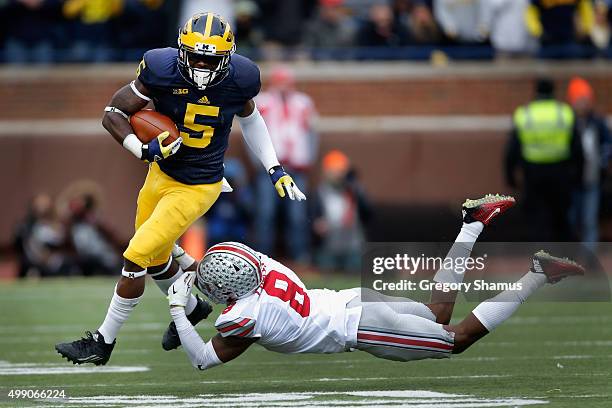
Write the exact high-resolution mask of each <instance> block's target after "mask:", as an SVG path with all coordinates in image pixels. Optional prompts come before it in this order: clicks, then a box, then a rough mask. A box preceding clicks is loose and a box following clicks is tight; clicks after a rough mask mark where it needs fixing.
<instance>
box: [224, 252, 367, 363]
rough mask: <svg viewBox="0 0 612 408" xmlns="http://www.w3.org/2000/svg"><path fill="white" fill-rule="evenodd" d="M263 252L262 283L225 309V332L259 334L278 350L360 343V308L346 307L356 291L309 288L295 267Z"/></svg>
mask: <svg viewBox="0 0 612 408" xmlns="http://www.w3.org/2000/svg"><path fill="white" fill-rule="evenodd" d="M260 256H261V263H262V274H263V281H262V285H261V287H260V288H259V289H258V290H257V292H255V293H253V294H252V295H250V296H248V297H246V298H243V299H240V300H238V301H237V302H236V303H234V304H231V305H230V306H228V307H227V308H226V309H225V310H224V311H223V313H221V315H220V316H219V318H218V319H217V321H216V322H215V327H216V329H217V330H218V331H219V333H220V334H221V335H222V336H224V337H225V336H239V337H249V338H256V339H258V341H257V343H258V344H260V345H262V346H263V347H265V348H266V349H268V350H271V351H276V352H279V353H338V352H342V351H347V350H348V349H349V348H351V347H353V346H354V345H355V344H356V342H357V327H358V325H359V319H360V317H361V307H358V308H351V309H347V307H346V305H347V304H348V303H349V302H350V301H351V300H352V299H353V298H355V297H356V296H357V292H356V291H354V290H351V289H348V290H341V291H334V290H329V289H312V290H309V289H306V286H304V284H303V283H302V281H301V280H300V278H299V277H298V276H297V275H296V274H295V273H294V272H293V271H292V270H291V269H289V268H287V267H286V266H284V265H283V264H281V263H280V262H277V261H275V260H273V259H272V258H269V257H267V256H265V255H263V254H260Z"/></svg>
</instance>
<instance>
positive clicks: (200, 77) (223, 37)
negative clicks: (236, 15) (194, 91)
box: [178, 13, 236, 90]
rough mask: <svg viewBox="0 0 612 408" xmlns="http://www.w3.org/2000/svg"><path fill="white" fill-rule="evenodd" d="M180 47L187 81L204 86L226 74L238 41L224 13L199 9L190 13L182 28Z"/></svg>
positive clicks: (204, 87)
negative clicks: (222, 14)
mask: <svg viewBox="0 0 612 408" xmlns="http://www.w3.org/2000/svg"><path fill="white" fill-rule="evenodd" d="M178 47H179V56H178V64H179V70H180V71H181V73H182V74H183V76H184V77H185V79H186V80H187V81H189V82H191V83H192V84H193V85H195V86H196V87H197V88H198V89H200V90H204V89H206V88H207V87H209V86H213V85H216V84H218V83H219V82H221V81H222V80H223V79H224V78H225V77H226V76H227V74H228V72H229V64H230V58H231V56H232V54H233V53H234V51H235V50H236V43H235V40H234V33H233V32H232V29H231V28H230V25H229V24H228V23H227V21H225V19H223V17H221V16H219V15H217V14H214V13H200V14H196V15H194V16H193V17H191V18H190V19H189V20H188V21H187V22H186V23H185V25H184V26H183V28H181V30H180V31H179V36H178Z"/></svg>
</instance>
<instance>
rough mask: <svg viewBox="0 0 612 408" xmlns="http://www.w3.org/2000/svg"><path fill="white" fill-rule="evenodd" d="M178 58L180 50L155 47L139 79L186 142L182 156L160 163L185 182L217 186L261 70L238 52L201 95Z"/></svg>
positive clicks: (166, 170)
mask: <svg viewBox="0 0 612 408" xmlns="http://www.w3.org/2000/svg"><path fill="white" fill-rule="evenodd" d="M177 58H178V50H177V49H176V48H159V49H153V50H150V51H147V52H146V53H145V55H144V58H143V60H142V62H141V63H140V67H139V68H138V80H139V81H140V82H142V84H143V85H144V86H145V87H146V88H147V89H148V90H149V92H150V94H151V98H152V100H153V103H154V104H155V109H156V110H157V111H158V112H160V113H162V114H164V115H166V116H169V117H170V118H171V119H172V120H173V121H174V123H176V126H177V127H178V129H179V131H180V132H181V137H182V138H183V144H182V146H181V147H180V149H179V150H178V152H177V153H176V154H175V155H173V156H170V157H168V158H167V159H164V160H161V161H159V162H158V164H159V167H160V168H161V169H162V171H163V172H164V173H166V174H167V175H169V176H170V177H172V178H174V179H175V180H177V181H180V182H181V183H185V184H209V183H216V182H218V181H220V180H221V179H222V178H223V157H224V155H225V150H226V149H227V146H228V140H229V134H230V131H231V129H232V120H233V118H234V115H235V114H237V113H239V112H242V110H243V109H244V105H245V104H246V103H247V101H249V100H250V99H252V98H253V97H254V96H255V95H257V94H258V93H259V89H260V88H261V81H260V78H259V69H258V68H257V65H255V64H254V63H253V61H251V60H249V59H248V58H245V57H243V56H241V55H238V54H234V55H232V58H231V61H230V69H229V73H228V75H227V76H226V77H225V79H223V81H221V82H220V83H219V84H217V85H215V86H211V87H209V88H207V89H206V90H204V91H200V90H198V89H197V88H196V87H195V86H193V85H191V83H190V82H188V81H187V80H185V78H184V77H183V75H182V74H181V73H180V72H179V68H178V60H177Z"/></svg>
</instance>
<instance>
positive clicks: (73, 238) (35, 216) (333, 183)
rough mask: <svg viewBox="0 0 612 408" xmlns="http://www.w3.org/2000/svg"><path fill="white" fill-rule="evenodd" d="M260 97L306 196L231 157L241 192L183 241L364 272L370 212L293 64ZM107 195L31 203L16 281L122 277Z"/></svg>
mask: <svg viewBox="0 0 612 408" xmlns="http://www.w3.org/2000/svg"><path fill="white" fill-rule="evenodd" d="M256 101H257V105H258V107H259V110H260V112H261V114H262V115H263V117H264V119H265V121H266V124H267V126H268V129H269V131H270V136H271V138H272V141H273V143H274V146H275V149H276V152H277V156H278V158H279V161H280V163H281V164H282V165H283V167H284V168H285V169H286V170H287V171H288V172H290V174H292V177H293V179H294V180H295V181H296V183H297V184H298V185H299V186H300V188H301V189H302V190H303V191H304V192H305V193H306V195H307V196H308V200H307V201H305V202H297V201H291V200H282V199H280V198H279V197H278V194H277V192H276V190H275V188H274V186H273V185H272V183H270V178H269V176H268V174H267V173H266V172H264V171H262V169H261V165H260V164H259V161H258V159H256V158H255V157H247V158H245V159H246V160H241V159H239V158H238V157H233V158H226V161H225V178H226V179H227V180H228V182H229V183H230V185H231V186H232V187H233V189H234V191H233V192H231V193H223V194H221V196H220V197H219V199H218V200H217V201H216V202H215V204H214V205H213V206H212V208H211V209H210V210H209V211H208V212H207V213H206V215H205V216H204V217H203V218H202V219H201V220H199V221H198V222H196V223H195V224H194V225H193V226H192V227H191V228H190V229H189V230H188V231H187V232H186V233H185V234H184V235H183V237H182V238H181V242H180V243H181V245H182V246H183V248H185V250H186V251H188V252H189V253H190V254H191V255H192V256H194V257H195V258H198V259H199V258H201V257H202V256H203V255H204V252H205V250H206V248H207V247H209V246H211V245H213V244H215V243H219V242H223V241H239V242H244V243H247V244H249V245H251V246H253V247H254V248H255V249H257V250H258V251H261V252H263V253H266V254H270V255H272V256H281V257H283V258H284V259H288V260H291V261H293V262H297V263H300V264H302V265H313V266H315V267H317V268H320V269H324V270H334V271H358V270H359V266H360V259H361V252H362V248H363V245H364V243H365V241H366V232H365V230H366V228H365V227H366V223H367V222H368V220H369V219H370V214H371V211H370V205H369V203H368V199H367V196H366V193H365V191H364V189H363V187H362V186H361V183H360V182H359V179H358V174H357V171H356V169H355V167H354V166H353V164H352V163H351V160H350V158H349V157H348V156H347V155H346V154H345V153H344V152H342V151H339V150H335V149H332V150H330V151H326V152H320V151H319V146H318V136H317V130H316V127H317V126H316V125H317V111H316V108H315V106H314V103H313V101H312V100H311V98H310V97H309V96H308V95H306V94H304V93H302V92H300V91H299V90H297V89H296V83H295V77H294V74H293V72H292V71H291V70H290V69H289V68H288V67H286V66H283V65H277V66H275V67H273V68H272V70H271V74H270V80H269V81H268V84H267V88H266V89H265V90H264V91H263V92H261V93H260V94H259V95H258V96H257V97H256ZM321 153H322V154H321ZM249 169H252V171H249ZM103 198H104V195H103V192H102V191H101V189H100V188H99V187H98V186H97V185H96V184H94V183H92V182H77V183H75V184H73V185H70V186H68V187H67V188H66V190H65V191H63V192H62V193H61V194H60V195H59V196H58V197H57V198H56V199H55V200H52V199H51V197H50V196H48V195H46V194H40V195H38V196H36V197H34V198H33V200H32V202H31V204H30V207H29V210H28V213H27V215H26V217H25V219H24V220H23V221H22V222H21V223H20V224H19V225H18V227H17V229H16V232H15V240H14V246H15V249H16V251H17V253H18V254H19V258H20V265H21V266H20V274H19V275H20V276H22V277H23V276H27V275H30V274H38V275H42V276H53V275H65V274H85V275H90V274H116V273H119V271H120V270H121V267H120V262H121V252H122V250H123V246H124V245H125V243H122V242H119V240H117V239H116V238H115V236H114V235H113V234H112V233H111V231H110V229H109V228H108V227H107V226H106V225H104V223H102V222H101V221H100V220H101V219H103V217H102V216H101V215H100V213H99V201H100V200H101V199H103Z"/></svg>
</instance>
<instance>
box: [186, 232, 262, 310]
mask: <svg viewBox="0 0 612 408" xmlns="http://www.w3.org/2000/svg"><path fill="white" fill-rule="evenodd" d="M261 281H262V272H261V260H260V257H259V254H258V253H257V252H256V251H254V250H253V249H251V248H249V247H248V246H246V245H244V244H241V243H238V242H222V243H220V244H217V245H214V246H212V247H211V248H210V249H209V250H208V251H206V254H205V255H204V259H202V261H201V262H200V264H199V265H198V271H197V275H196V281H195V286H196V287H197V288H198V289H199V290H200V291H201V292H202V293H203V294H204V295H206V297H208V298H209V299H210V300H212V301H213V302H215V303H222V304H229V303H231V302H234V301H236V300H238V299H242V298H245V297H247V296H249V295H250V294H251V293H253V292H255V291H256V290H257V288H258V287H259V286H260V285H261Z"/></svg>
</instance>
